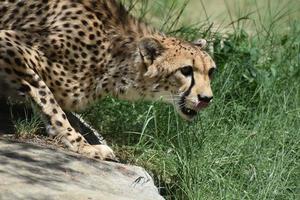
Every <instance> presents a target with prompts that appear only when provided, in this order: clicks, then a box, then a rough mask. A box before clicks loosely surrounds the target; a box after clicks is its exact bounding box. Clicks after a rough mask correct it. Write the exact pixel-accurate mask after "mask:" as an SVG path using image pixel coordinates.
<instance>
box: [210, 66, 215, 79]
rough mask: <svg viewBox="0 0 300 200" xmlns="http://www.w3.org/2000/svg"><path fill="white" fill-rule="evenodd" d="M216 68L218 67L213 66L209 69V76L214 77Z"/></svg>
mask: <svg viewBox="0 0 300 200" xmlns="http://www.w3.org/2000/svg"><path fill="white" fill-rule="evenodd" d="M215 69H216V68H211V69H210V70H209V71H208V76H209V78H210V79H212V77H213V73H214V71H215Z"/></svg>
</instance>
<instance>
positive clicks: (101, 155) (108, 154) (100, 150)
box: [78, 144, 118, 162]
mask: <svg viewBox="0 0 300 200" xmlns="http://www.w3.org/2000/svg"><path fill="white" fill-rule="evenodd" d="M78 153H80V154H83V155H86V156H87V157H90V158H95V159H99V160H107V161H115V162H118V159H117V157H116V156H115V154H114V152H113V150H112V149H111V148H110V147H109V146H107V145H104V144H101V145H85V146H84V147H83V148H82V149H80V150H79V152H78Z"/></svg>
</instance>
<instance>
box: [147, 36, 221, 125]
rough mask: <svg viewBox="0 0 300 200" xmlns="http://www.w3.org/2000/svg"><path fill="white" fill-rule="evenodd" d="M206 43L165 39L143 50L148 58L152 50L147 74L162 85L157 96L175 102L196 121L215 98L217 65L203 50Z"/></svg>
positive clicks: (185, 116)
mask: <svg viewBox="0 0 300 200" xmlns="http://www.w3.org/2000/svg"><path fill="white" fill-rule="evenodd" d="M205 44H206V42H205V40H200V41H197V42H196V43H187V42H182V41H180V40H178V39H174V38H164V40H161V41H156V44H154V43H153V44H151V45H149V44H148V49H146V50H144V51H141V53H142V55H143V58H144V59H145V57H146V58H147V56H149V55H147V51H148V53H149V52H151V51H152V57H148V59H150V62H149V61H148V62H149V63H148V68H147V72H146V73H145V74H144V75H145V77H146V78H148V79H149V78H150V79H152V80H153V81H154V83H155V84H157V85H159V88H160V89H159V90H158V91H156V92H157V93H158V94H156V95H155V97H159V96H161V98H162V99H163V100H164V101H166V102H169V103H172V104H173V105H174V106H175V107H176V109H177V111H178V112H179V114H180V115H181V116H182V117H183V118H184V119H186V120H192V119H193V118H194V117H195V116H196V115H197V113H198V112H199V111H200V110H202V109H204V108H206V107H207V106H208V105H209V103H210V102H211V100H212V98H213V93H212V89H211V79H212V74H213V72H214V70H215V68H216V65H215V63H214V61H213V60H212V58H211V57H210V56H209V55H208V54H207V53H206V52H204V51H203V50H202V49H203V47H204V46H205ZM159 51H160V52H159ZM153 58H155V59H153Z"/></svg>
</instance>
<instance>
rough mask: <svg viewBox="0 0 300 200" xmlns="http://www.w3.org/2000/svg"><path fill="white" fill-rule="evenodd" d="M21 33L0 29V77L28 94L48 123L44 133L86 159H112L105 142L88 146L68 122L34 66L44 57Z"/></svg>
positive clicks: (112, 156)
mask: <svg viewBox="0 0 300 200" xmlns="http://www.w3.org/2000/svg"><path fill="white" fill-rule="evenodd" d="M22 36H23V35H22V34H21V33H18V32H15V31H11V30H10V31H5V30H1V31H0V78H4V80H5V81H6V82H7V83H8V84H9V85H10V86H11V87H12V88H15V89H16V90H18V91H19V92H21V93H23V94H25V95H26V96H28V97H30V98H31V99H32V100H33V101H34V102H35V104H36V105H37V106H38V107H39V109H40V111H41V112H42V114H43V116H44V118H46V120H47V121H48V122H49V125H48V126H47V129H48V133H50V134H51V135H53V136H55V137H58V138H60V140H61V141H62V142H63V143H64V144H65V145H66V146H67V147H68V148H69V149H70V150H72V151H75V152H78V153H80V154H83V155H86V156H88V157H90V158H96V159H101V160H104V159H108V160H115V155H114V153H113V151H112V150H111V149H110V148H109V147H108V146H106V145H97V146H92V145H90V144H88V142H87V141H86V139H85V138H84V137H83V136H82V135H81V134H80V133H78V132H77V131H76V130H75V129H74V128H73V127H72V126H71V124H70V123H69V121H68V119H67V117H66V114H65V113H64V112H63V110H62V108H61V107H60V106H59V104H58V103H57V101H56V100H55V97H54V95H53V93H52V92H51V90H50V89H49V88H48V86H47V85H46V83H45V82H44V81H43V80H42V79H41V78H40V77H39V75H38V74H37V73H36V70H34V68H35V67H36V66H42V65H46V64H47V62H46V61H45V59H46V58H44V57H42V56H41V53H39V52H38V50H35V49H32V48H30V47H28V46H26V45H25V44H22V41H21V40H20V39H21V38H22Z"/></svg>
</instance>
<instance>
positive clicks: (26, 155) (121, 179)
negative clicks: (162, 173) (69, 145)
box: [0, 139, 164, 200]
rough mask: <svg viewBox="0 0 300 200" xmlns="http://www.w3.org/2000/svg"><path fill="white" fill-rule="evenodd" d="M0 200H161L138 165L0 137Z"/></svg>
mask: <svg viewBox="0 0 300 200" xmlns="http://www.w3.org/2000/svg"><path fill="white" fill-rule="evenodd" d="M0 199H1V200H18V199H20V200H21V199H22V200H27V199H28V200H35V199H36V200H46V199H47V200H48V199H49V200H50V199H51V200H56V199H57V200H58V199H59V200H61V199H64V200H68V199H70V200H135V199H136V200H137V199H138V200H163V199H164V198H163V197H161V196H160V195H159V193H158V189H157V188H156V187H155V186H154V183H153V180H152V178H151V177H150V175H149V174H148V173H147V172H146V171H145V170H144V169H143V168H141V167H136V166H128V165H122V164H118V163H110V162H100V161H94V160H90V159H86V158H83V157H80V156H78V155H76V154H72V153H69V152H65V151H64V150H61V149H55V150H54V149H51V148H47V147H42V146H39V145H35V144H29V143H18V142H12V141H9V140H6V139H0Z"/></svg>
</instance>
